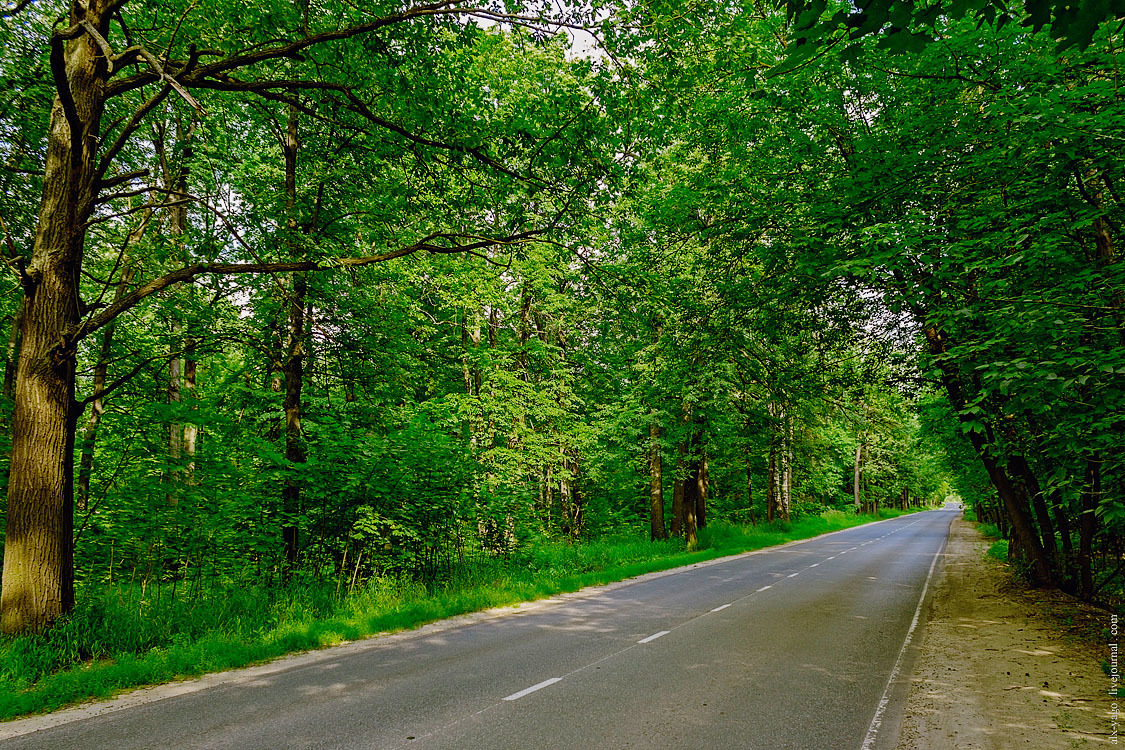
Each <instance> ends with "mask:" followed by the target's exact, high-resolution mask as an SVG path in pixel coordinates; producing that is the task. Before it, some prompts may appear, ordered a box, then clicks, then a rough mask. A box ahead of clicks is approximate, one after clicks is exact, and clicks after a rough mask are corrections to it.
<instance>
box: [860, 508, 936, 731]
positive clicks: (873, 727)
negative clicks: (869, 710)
mask: <svg viewBox="0 0 1125 750" xmlns="http://www.w3.org/2000/svg"><path fill="white" fill-rule="evenodd" d="M914 523H918V522H917V521H915V522H914ZM947 543H948V540H947ZM945 547H946V545H945V544H943V545H941V546H940V547H939V548H938V551H937V552H935V553H934V559H933V560H931V561H930V572H929V573H927V574H926V582H925V583H924V584H923V585H922V595H921V596H919V597H918V606H917V607H915V608H914V619H913V620H911V621H910V629H909V630H907V631H906V640H904V641H903V642H902V648H901V649H899V651H898V658H897V659H895V666H894V669H892V670H891V676H890V677H888V678H887V685H886V687H884V688H883V697H881V698H880V699H879V707H878V708H876V709H875V716H874V717H873V718H872V719H871V724H870V725H869V726H868V727H867V736H866V737H865V738H864V740H863V744H862V745H861V746H860V750H871V748H872V746H874V744H875V737H876V736H878V734H879V727H881V726H882V725H883V714H884V713H885V712H886V710H887V704H888V703H889V702H890V700H891V698H890V692H891V685H893V684H894V681H895V680H896V679H898V673H899V671H900V670H901V669H902V657H903V656H905V655H906V649H907V648H909V647H910V641H911V639H913V638H914V630H915V629H916V628H917V627H918V618H919V617H920V616H921V615H922V604H923V602H925V601H926V592H927V591H929V589H930V580H931V579H932V578H933V577H934V568H935V567H936V566H937V561H938V558H939V557H941V553H942V552H944V551H945Z"/></svg>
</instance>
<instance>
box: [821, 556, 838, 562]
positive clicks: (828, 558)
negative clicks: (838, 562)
mask: <svg viewBox="0 0 1125 750" xmlns="http://www.w3.org/2000/svg"><path fill="white" fill-rule="evenodd" d="M835 559H836V556H835V555H832V557H826V558H824V562H828V561H829V560H835Z"/></svg>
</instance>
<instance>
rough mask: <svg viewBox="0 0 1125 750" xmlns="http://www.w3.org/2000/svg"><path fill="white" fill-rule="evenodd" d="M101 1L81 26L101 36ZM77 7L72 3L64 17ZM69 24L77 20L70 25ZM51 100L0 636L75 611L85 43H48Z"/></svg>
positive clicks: (23, 352) (87, 162)
mask: <svg viewBox="0 0 1125 750" xmlns="http://www.w3.org/2000/svg"><path fill="white" fill-rule="evenodd" d="M106 5H107V2H106V0H90V2H89V3H88V5H87V6H86V9H85V11H84V12H83V19H84V20H85V21H88V22H89V23H91V24H92V25H93V27H94V28H97V29H99V30H100V32H101V34H102V36H105V33H106V28H107V26H108V18H105V19H103V17H102V16H103V14H104V13H105V11H106ZM76 8H78V5H77V4H75V5H72V9H76ZM70 20H71V23H77V22H78V20H79V18H78V17H77V16H75V15H73V10H72V17H71V19H70ZM54 44H55V45H57V46H56V48H55V50H54V51H53V52H52V68H53V70H54V71H55V74H56V81H57V82H58V83H59V84H60V87H59V88H60V92H61V95H62V97H64V98H62V99H60V98H59V97H56V98H55V101H54V105H53V107H52V109H51V123H50V128H49V131H48V135H47V153H46V160H45V172H44V175H43V196H42V201H41V204H40V212H39V221H38V226H37V228H36V232H35V242H34V245H33V249H32V257H31V263H30V266H29V267H28V273H27V280H26V282H25V289H24V292H25V294H26V304H27V307H26V313H25V317H24V320H23V326H22V328H21V334H20V335H21V348H20V357H19V366H18V368H17V370H16V383H15V411H14V414H13V416H12V462H11V474H10V477H9V481H8V521H7V530H6V537H5V543H4V574H3V583H2V587H3V594H2V598H0V630H2V631H3V632H5V633H17V632H22V631H29V630H39V629H42V628H44V627H46V626H48V625H50V624H51V623H52V622H54V620H56V619H57V618H58V617H59V616H61V615H62V614H63V613H65V612H67V611H69V610H70V609H71V608H72V607H73V606H74V557H73V556H74V552H73V544H74V540H73V528H74V508H73V503H74V495H73V490H74V488H73V481H74V471H73V468H74V428H75V424H76V421H77V418H78V414H77V408H76V406H75V403H74V373H75V352H74V349H73V343H72V342H71V341H70V340H69V339H68V335H69V334H71V332H72V331H73V330H74V327H75V326H76V325H77V324H78V322H79V316H80V314H81V311H80V310H79V303H78V300H79V289H78V278H79V274H78V269H80V268H81V266H82V254H83V250H84V242H85V232H86V222H87V220H88V219H89V217H90V214H91V213H92V211H93V197H94V195H95V193H96V184H95V182H96V167H95V148H96V144H97V135H98V132H99V126H100V122H101V116H102V110H103V106H104V96H105V92H104V90H105V79H106V66H105V58H104V56H102V54H101V52H100V51H99V50H98V48H97V46H96V44H95V42H94V40H93V39H92V38H91V37H90V35H89V34H82V35H81V36H78V37H77V38H75V39H72V40H70V41H68V42H65V43H64V42H62V41H57V42H54Z"/></svg>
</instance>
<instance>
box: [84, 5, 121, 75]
mask: <svg viewBox="0 0 1125 750" xmlns="http://www.w3.org/2000/svg"><path fill="white" fill-rule="evenodd" d="M78 25H79V26H81V27H82V28H84V29H85V30H86V33H87V34H89V35H90V37H91V38H92V39H93V40H94V44H96V45H98V49H100V50H101V51H102V55H104V56H105V64H106V69H107V74H108V75H113V60H114V58H115V57H116V55H114V54H113V50H112V49H111V48H110V46H109V42H107V41H106V39H105V37H104V36H102V35H101V34H99V33H98V30H97V29H95V28H94V24H92V23H90V22H89V21H87V20H86V19H85V18H83V19H82V20H81V21H79V22H78Z"/></svg>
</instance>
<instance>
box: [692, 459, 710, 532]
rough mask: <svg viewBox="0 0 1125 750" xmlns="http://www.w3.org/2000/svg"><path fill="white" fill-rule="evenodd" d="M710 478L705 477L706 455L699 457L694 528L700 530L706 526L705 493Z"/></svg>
mask: <svg viewBox="0 0 1125 750" xmlns="http://www.w3.org/2000/svg"><path fill="white" fill-rule="evenodd" d="M709 482H710V477H709V476H708V475H707V454H706V453H702V454H700V456H699V479H698V488H697V491H696V493H695V526H696V528H699V529H702V528H703V527H705V526H706V525H707V491H708V484H709Z"/></svg>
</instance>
